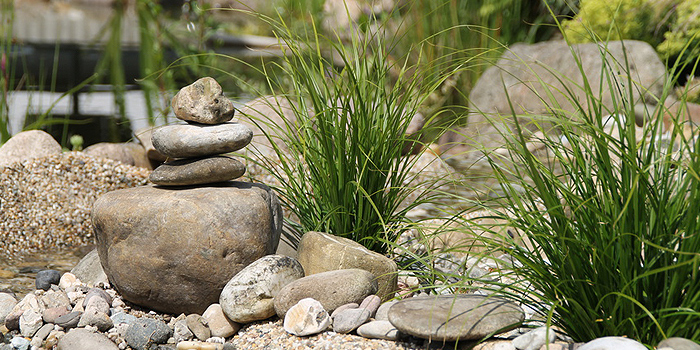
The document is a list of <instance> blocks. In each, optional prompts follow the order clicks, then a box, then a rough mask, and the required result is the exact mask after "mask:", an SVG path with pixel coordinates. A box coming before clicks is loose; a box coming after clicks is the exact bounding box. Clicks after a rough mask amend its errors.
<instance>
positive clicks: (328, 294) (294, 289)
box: [274, 269, 377, 318]
mask: <svg viewBox="0 0 700 350" xmlns="http://www.w3.org/2000/svg"><path fill="white" fill-rule="evenodd" d="M376 292H377V280H376V278H375V277H374V275H373V274H372V273H370V272H369V271H365V270H360V269H345V270H334V271H328V272H321V273H317V274H315V275H311V276H306V277H304V278H300V279H298V280H296V281H294V282H291V283H289V284H288V285H286V286H285V287H284V288H282V289H281V290H280V291H279V293H277V297H275V299H274V305H275V312H276V313H277V316H279V317H280V318H283V317H284V315H285V314H286V313H287V310H289V308H291V307H292V306H293V305H294V304H296V303H297V302H299V300H301V299H304V298H313V299H316V300H318V301H319V302H320V303H321V305H323V308H324V309H325V310H326V311H328V312H329V313H330V312H333V310H335V309H336V308H337V307H339V306H342V305H345V304H349V303H357V304H360V303H361V302H362V300H364V299H365V298H366V297H367V296H368V295H371V294H375V293H376Z"/></svg>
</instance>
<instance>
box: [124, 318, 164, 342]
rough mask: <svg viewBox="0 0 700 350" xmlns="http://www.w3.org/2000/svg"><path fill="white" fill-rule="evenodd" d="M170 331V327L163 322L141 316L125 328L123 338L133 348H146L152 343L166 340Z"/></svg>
mask: <svg viewBox="0 0 700 350" xmlns="http://www.w3.org/2000/svg"><path fill="white" fill-rule="evenodd" d="M172 333H173V331H172V329H170V327H168V325H167V324H165V322H163V321H160V320H154V319H152V318H146V317H141V318H139V319H137V320H136V322H134V323H132V324H131V325H130V326H129V328H127V330H126V334H124V340H126V342H127V344H129V346H131V347H132V348H133V349H134V350H148V349H150V348H151V345H153V344H164V343H165V342H167V341H168V338H170V336H172Z"/></svg>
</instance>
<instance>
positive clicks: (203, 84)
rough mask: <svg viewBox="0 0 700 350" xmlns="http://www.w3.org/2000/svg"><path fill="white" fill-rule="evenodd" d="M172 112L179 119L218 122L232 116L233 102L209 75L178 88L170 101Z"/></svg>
mask: <svg viewBox="0 0 700 350" xmlns="http://www.w3.org/2000/svg"><path fill="white" fill-rule="evenodd" d="M171 105H172V107H173V112H174V113H175V116H177V117H178V118H179V119H182V120H186V121H191V122H196V123H203V124H219V123H223V122H227V121H229V120H231V118H233V114H234V111H235V109H234V108H233V103H232V102H231V101H230V100H229V99H228V98H226V96H224V92H223V90H222V89H221V85H219V83H218V82H217V81H216V80H215V79H214V78H210V77H204V78H201V79H198V80H197V81H195V82H194V83H192V84H190V85H187V86H185V87H183V88H182V89H180V91H178V93H177V94H176V95H175V97H173V99H172V101H171Z"/></svg>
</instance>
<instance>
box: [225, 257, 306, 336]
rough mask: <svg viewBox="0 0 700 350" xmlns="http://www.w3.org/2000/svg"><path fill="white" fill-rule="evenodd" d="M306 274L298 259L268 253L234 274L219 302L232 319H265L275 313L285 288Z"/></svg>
mask: <svg viewBox="0 0 700 350" xmlns="http://www.w3.org/2000/svg"><path fill="white" fill-rule="evenodd" d="M302 277H304V269H303V268H302V267H301V264H299V262H298V261H296V259H294V258H290V257H288V256H284V255H268V256H264V257H262V258H260V259H258V260H256V261H255V262H253V263H252V264H250V265H248V266H247V267H246V268H244V269H243V270H241V271H240V272H238V273H237V274H236V275H235V276H233V278H232V279H231V280H230V281H229V282H228V283H227V284H226V286H225V287H224V290H223V291H222V292H221V297H220V298H219V304H221V308H222V309H223V310H224V313H225V314H226V315H227V316H228V317H229V318H230V319H231V320H232V321H235V322H239V323H249V322H252V321H258V320H264V319H266V318H269V317H271V316H273V315H275V307H274V304H273V299H274V298H275V296H277V294H278V293H279V291H280V290H281V289H282V287H284V286H286V285H288V284H289V283H291V282H292V281H295V280H298V279H300V278H302Z"/></svg>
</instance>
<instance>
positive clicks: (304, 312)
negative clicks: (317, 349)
mask: <svg viewBox="0 0 700 350" xmlns="http://www.w3.org/2000/svg"><path fill="white" fill-rule="evenodd" d="M330 323H331V318H330V317H329V316H328V312H326V310H324V309H323V305H321V303H320V302H318V301H316V300H314V299H312V298H305V299H302V300H299V302H298V303H297V304H295V305H294V306H292V307H291V308H290V309H289V311H287V313H286V315H285V316H284V324H283V326H284V330H285V331H287V332H288V333H291V334H294V335H296V336H300V337H301V336H305V335H311V334H317V333H320V332H323V331H324V330H326V329H327V328H328V326H329V325H330Z"/></svg>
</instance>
